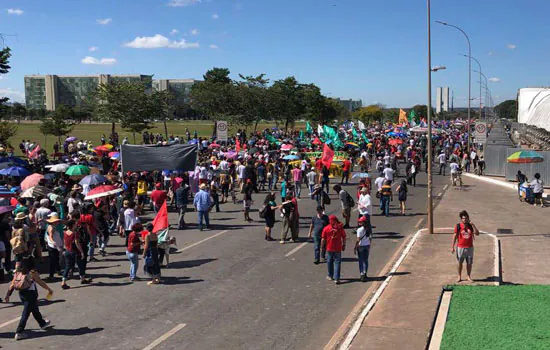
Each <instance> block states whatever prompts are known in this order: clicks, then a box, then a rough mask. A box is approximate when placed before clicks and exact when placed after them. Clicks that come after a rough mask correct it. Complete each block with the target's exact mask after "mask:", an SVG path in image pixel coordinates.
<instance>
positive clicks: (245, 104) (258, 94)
mask: <svg viewBox="0 0 550 350" xmlns="http://www.w3.org/2000/svg"><path fill="white" fill-rule="evenodd" d="M239 77H240V78H241V79H242V81H240V82H236V83H235V88H234V90H233V91H234V93H235V99H236V101H237V113H236V115H234V116H233V118H232V119H233V121H235V122H236V123H237V124H242V125H245V126H246V127H248V126H250V125H252V124H254V131H256V130H257V129H258V123H259V122H260V120H262V119H268V118H269V115H270V110H269V91H268V89H267V86H268V84H269V79H267V78H265V74H260V75H258V76H243V75H242V74H239Z"/></svg>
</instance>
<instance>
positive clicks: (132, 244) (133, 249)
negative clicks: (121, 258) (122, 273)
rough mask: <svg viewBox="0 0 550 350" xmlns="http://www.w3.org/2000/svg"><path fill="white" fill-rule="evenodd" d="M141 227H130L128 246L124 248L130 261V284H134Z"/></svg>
mask: <svg viewBox="0 0 550 350" xmlns="http://www.w3.org/2000/svg"><path fill="white" fill-rule="evenodd" d="M142 230H143V226H142V225H141V224H140V223H135V224H134V225H132V231H131V232H130V234H129V235H128V245H127V246H126V256H127V257H128V260H129V261H130V282H134V281H135V280H136V279H138V277H137V271H138V267H139V251H140V248H141V239H140V236H141V231H142Z"/></svg>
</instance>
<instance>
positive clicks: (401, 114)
mask: <svg viewBox="0 0 550 350" xmlns="http://www.w3.org/2000/svg"><path fill="white" fill-rule="evenodd" d="M406 122H407V113H406V112H405V111H404V110H403V109H400V110H399V122H398V123H399V124H403V123H406Z"/></svg>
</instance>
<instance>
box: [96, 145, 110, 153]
mask: <svg viewBox="0 0 550 350" xmlns="http://www.w3.org/2000/svg"><path fill="white" fill-rule="evenodd" d="M110 150H111V149H110V148H108V147H105V146H97V147H96V148H94V151H95V152H96V153H104V152H109V151H110Z"/></svg>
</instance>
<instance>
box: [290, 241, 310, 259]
mask: <svg viewBox="0 0 550 350" xmlns="http://www.w3.org/2000/svg"><path fill="white" fill-rule="evenodd" d="M306 245H307V242H304V243H302V244H300V245H299V246H297V247H296V248H294V249H292V250H291V251H290V252H288V253H286V255H285V257H286V258H288V257H289V256H291V255H292V254H294V253H296V252H297V251H298V250H300V248H302V247H305V246H306Z"/></svg>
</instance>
